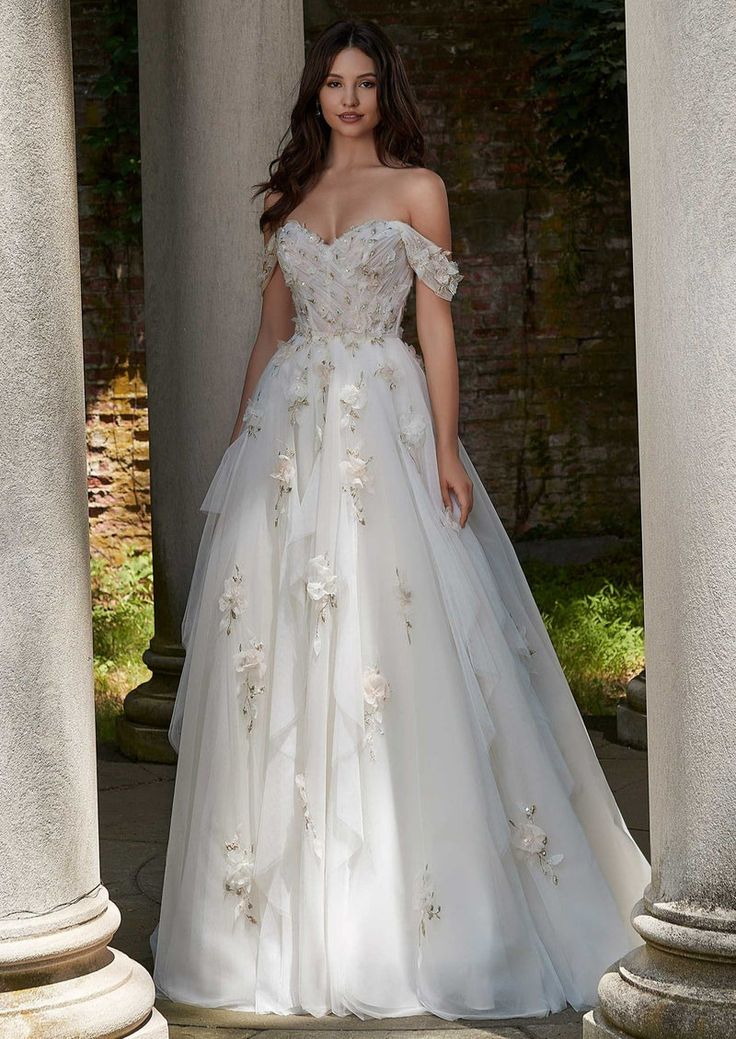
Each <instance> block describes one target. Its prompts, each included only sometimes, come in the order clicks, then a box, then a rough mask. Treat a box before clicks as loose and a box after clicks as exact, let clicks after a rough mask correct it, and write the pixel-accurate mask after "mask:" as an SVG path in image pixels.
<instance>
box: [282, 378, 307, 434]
mask: <svg viewBox="0 0 736 1039" xmlns="http://www.w3.org/2000/svg"><path fill="white" fill-rule="evenodd" d="M308 370H309V369H308V368H302V370H301V371H300V372H299V375H297V376H296V378H295V379H294V380H293V382H292V383H291V386H290V387H289V391H288V393H287V400H288V402H289V407H288V411H289V422H290V423H291V424H292V426H293V425H294V424H295V423H296V421H297V416H298V413H299V410H300V408H306V407H307V406H308V404H309V391H308V388H307V372H308Z"/></svg>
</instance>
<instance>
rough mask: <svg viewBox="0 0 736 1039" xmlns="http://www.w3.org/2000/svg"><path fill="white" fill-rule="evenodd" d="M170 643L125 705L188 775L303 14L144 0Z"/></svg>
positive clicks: (144, 751) (149, 321)
mask: <svg viewBox="0 0 736 1039" xmlns="http://www.w3.org/2000/svg"><path fill="white" fill-rule="evenodd" d="M138 23H139V37H140V44H139V46H140V96H141V148H142V163H143V245H144V260H145V262H144V277H145V300H146V306H145V312H146V313H145V317H146V358H147V361H146V364H147V377H148V400H149V425H150V451H151V492H152V520H153V568H154V611H155V634H154V637H153V639H152V640H151V644H150V647H149V648H148V649H147V650H146V652H145V653H144V655H143V659H144V661H145V663H146V664H147V665H148V667H150V668H151V670H152V671H153V676H152V678H151V679H150V681H148V682H146V683H145V684H144V685H142V686H140V687H139V688H138V689H135V690H133V691H132V692H131V693H129V694H128V696H127V697H126V700H125V717H124V719H121V721H120V723H119V726H118V742H119V745H120V747H121V749H122V750H123V752H124V753H126V754H128V755H129V756H131V757H137V758H142V759H147V760H151V761H173V760H175V755H174V752H173V750H172V748H171V746H170V745H169V743H168V739H167V729H168V726H169V722H170V720H171V711H172V707H173V699H174V695H175V692H176V687H177V684H178V681H179V676H180V674H181V667H182V663H183V649H182V647H181V641H180V637H181V622H182V617H183V613H184V607H185V604H186V597H187V592H188V589H189V583H190V580H191V574H192V570H193V567H194V560H195V556H196V551H197V544H198V542H199V537H200V534H201V531H202V525H203V520H204V516H203V514H202V513H201V512H199V505H200V504H201V501H202V499H203V498H204V495H205V492H206V490H207V485H208V483H209V481H210V479H211V478H212V476H213V474H214V471H215V469H216V467H217V463H218V462H219V460H220V458H221V456H222V454H223V452H224V450H225V448H226V447H227V443H228V438H229V436H230V433H231V431H232V427H233V424H234V422H235V416H236V415H237V412H238V404H239V402H240V394H241V391H242V387H243V378H244V375H245V367H246V364H247V361H248V355H249V351H250V347H251V345H252V342H253V339H254V338H255V333H256V331H257V323H258V317H259V312H260V298H259V290H258V286H257V284H256V274H257V269H258V257H259V249H260V242H261V238H260V233H259V230H258V219H257V218H258V215H259V213H260V209H261V208H262V206H263V200H262V198H261V199H259V200H258V202H256V203H251V201H250V196H251V194H252V185H253V184H254V183H255V182H256V181H261V180H263V179H264V178H265V176H266V174H267V167H268V163H269V162H270V160H271V159H272V158H273V156H274V154H275V152H276V147H277V144H278V141H279V139H280V137H281V135H282V134H283V132H284V130H285V129H286V127H287V125H288V114H289V110H290V107H291V104H292V103H293V100H295V97H296V93H295V91H296V86H297V84H298V80H299V74H300V72H301V67H302V64H303V61H304V30H303V21H302V4H301V0H279V3H273V2H271V0H225V2H222V3H212V2H211V0H186V2H183V0H139V4H138Z"/></svg>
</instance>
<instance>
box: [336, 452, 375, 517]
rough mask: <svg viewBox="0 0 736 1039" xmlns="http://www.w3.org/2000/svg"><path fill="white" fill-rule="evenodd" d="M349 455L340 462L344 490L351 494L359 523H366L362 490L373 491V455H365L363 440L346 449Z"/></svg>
mask: <svg viewBox="0 0 736 1039" xmlns="http://www.w3.org/2000/svg"><path fill="white" fill-rule="evenodd" d="M346 455H347V457H346V458H344V459H343V460H342V461H341V462H340V472H341V473H342V477H343V485H342V486H343V490H345V491H347V492H348V493H349V494H350V500H351V501H352V504H353V511H354V513H355V515H356V517H357V519H358V522H359V523H362V524H363V525H365V514H364V510H363V499H362V492H363V491H368V492H369V493H371V494H372V493H373V490H374V487H373V470H372V467H371V464H370V463H371V462H372V461H373V456H372V455H371V456H370V457H369V458H364V457H363V444H362V442H360V443H358V444H356V445H355V446H354V447H348V448H347V449H346Z"/></svg>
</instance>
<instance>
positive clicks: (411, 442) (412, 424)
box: [399, 407, 427, 462]
mask: <svg viewBox="0 0 736 1039" xmlns="http://www.w3.org/2000/svg"><path fill="white" fill-rule="evenodd" d="M426 432H427V423H426V422H425V420H424V418H423V417H422V416H421V415H417V414H415V413H414V409H413V408H412V407H410V408H409V410H408V411H406V412H404V414H403V415H401V417H400V418H399V439H400V440H401V443H402V444H404V446H405V447H407V448H408V449H409V451H410V452H414V451H415V450H416V449H417V448H418V447H420V446H421V445H422V444H423V443H424V437H425V434H426ZM412 457H413V458H414V461H415V462H416V457H415V456H414V455H413V454H412Z"/></svg>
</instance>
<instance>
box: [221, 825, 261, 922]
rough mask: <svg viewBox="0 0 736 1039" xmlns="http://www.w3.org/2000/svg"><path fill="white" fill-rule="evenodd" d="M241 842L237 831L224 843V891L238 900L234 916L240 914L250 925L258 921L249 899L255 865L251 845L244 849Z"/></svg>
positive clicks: (239, 833)
mask: <svg viewBox="0 0 736 1039" xmlns="http://www.w3.org/2000/svg"><path fill="white" fill-rule="evenodd" d="M242 840H243V838H242V835H241V832H240V830H239V831H238V832H237V833H236V834H235V836H234V837H232V838H231V839H230V840H229V841H225V859H226V865H225V890H226V891H230V892H232V893H233V894H235V895H237V896H238V897H239V899H240V901H239V902H238V904H237V906H236V907H235V915H236V916H239V915H240V914H241V913H242V914H243V916H244V917H245V918H246V920H250V922H251V923H252V924H257V923H258V921H257V920H256V918H255V916H254V915H253V901H252V899H251V888H252V885H253V871H254V865H255V857H254V855H253V845H252V844H251V846H250V848H245V847H244V846H243V844H242Z"/></svg>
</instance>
